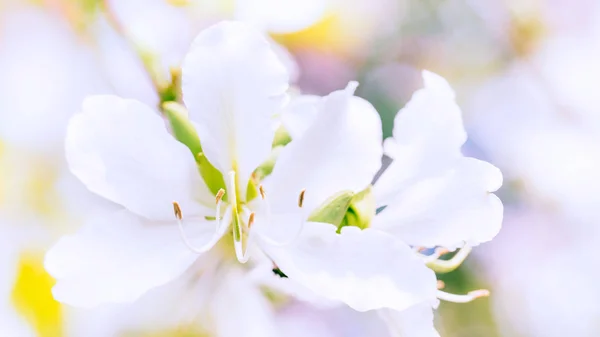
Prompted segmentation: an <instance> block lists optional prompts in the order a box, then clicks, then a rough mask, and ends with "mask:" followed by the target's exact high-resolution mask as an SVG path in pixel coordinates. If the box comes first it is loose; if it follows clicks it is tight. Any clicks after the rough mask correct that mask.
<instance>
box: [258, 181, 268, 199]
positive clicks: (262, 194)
mask: <svg viewBox="0 0 600 337" xmlns="http://www.w3.org/2000/svg"><path fill="white" fill-rule="evenodd" d="M258 191H259V192H260V197H261V198H262V200H265V199H266V198H267V195H266V194H265V189H264V188H263V185H262V184H261V185H258Z"/></svg>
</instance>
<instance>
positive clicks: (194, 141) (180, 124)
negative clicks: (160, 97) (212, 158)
mask: <svg viewBox="0 0 600 337" xmlns="http://www.w3.org/2000/svg"><path fill="white" fill-rule="evenodd" d="M162 108H163V110H164V112H165V115H166V116H167V119H168V120H169V125H170V126H171V132H172V133H173V136H174V137H175V139H177V140H178V141H179V142H181V143H182V144H183V145H185V146H187V148H188V149H190V151H191V152H192V155H193V156H194V158H195V159H196V164H197V165H198V170H199V171H200V175H201V176H202V179H204V182H205V183H206V186H208V188H209V190H210V191H211V193H213V194H215V195H216V194H217V193H218V192H219V190H220V189H221V188H222V189H225V180H224V179H223V174H221V171H219V170H217V169H216V168H215V167H214V166H213V165H212V164H211V163H210V162H209V161H208V159H206V156H204V154H203V152H202V145H201V144H200V138H199V137H198V133H197V132H196V128H194V125H193V124H192V123H191V122H190V120H189V119H188V115H187V111H186V109H185V107H184V106H183V105H181V104H179V103H177V102H165V103H163V105H162Z"/></svg>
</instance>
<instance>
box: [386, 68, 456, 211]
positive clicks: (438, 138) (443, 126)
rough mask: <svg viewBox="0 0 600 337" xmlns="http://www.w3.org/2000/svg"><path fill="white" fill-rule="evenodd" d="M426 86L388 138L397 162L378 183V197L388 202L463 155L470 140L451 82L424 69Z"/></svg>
mask: <svg viewBox="0 0 600 337" xmlns="http://www.w3.org/2000/svg"><path fill="white" fill-rule="evenodd" d="M424 77H425V84H426V86H425V88H423V89H421V90H418V91H417V92H415V94H414V95H413V97H412V98H411V100H410V101H409V102H408V104H406V106H405V107H404V108H403V109H402V110H400V111H399V112H398V115H396V118H395V120H394V137H393V138H392V139H387V140H386V144H385V150H386V153H385V154H386V155H388V156H390V157H392V158H393V159H394V162H393V163H392V164H391V165H390V167H389V168H388V169H387V170H386V171H385V172H384V173H383V175H382V176H381V177H380V179H379V181H378V183H377V185H376V190H375V192H376V196H377V200H378V202H379V203H381V205H384V204H385V203H386V201H387V199H388V198H389V197H391V196H393V195H394V193H396V192H397V191H398V190H399V189H401V188H402V186H403V184H405V183H406V182H407V181H410V180H414V179H416V178H418V177H419V176H423V175H427V174H429V173H430V172H431V171H435V170H437V169H438V168H439V167H440V166H442V167H445V166H448V162H450V163H451V162H453V161H454V160H455V159H457V158H459V157H460V156H461V152H460V148H461V146H462V145H463V144H464V142H465V141H466V140H467V134H466V132H465V130H464V127H463V122H462V117H461V111H460V108H459V107H458V105H457V104H456V102H455V101H454V93H453V92H452V90H451V89H450V86H449V85H448V83H447V82H446V81H445V80H444V79H443V78H441V77H439V76H438V75H435V74H433V73H429V72H424Z"/></svg>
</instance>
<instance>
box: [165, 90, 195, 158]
mask: <svg viewBox="0 0 600 337" xmlns="http://www.w3.org/2000/svg"><path fill="white" fill-rule="evenodd" d="M162 108H163V110H164V112H165V116H167V119H168V120H169V125H170V126H171V131H172V132H173V136H174V137H175V139H177V140H178V141H180V142H181V143H183V144H184V145H185V146H187V147H188V149H190V151H192V154H193V155H194V156H195V155H196V154H198V153H201V152H202V145H200V138H199V137H198V133H197V132H196V128H194V125H192V123H190V121H189V119H188V113H187V110H186V109H185V107H184V106H183V105H181V104H179V103H177V102H165V103H163V104H162Z"/></svg>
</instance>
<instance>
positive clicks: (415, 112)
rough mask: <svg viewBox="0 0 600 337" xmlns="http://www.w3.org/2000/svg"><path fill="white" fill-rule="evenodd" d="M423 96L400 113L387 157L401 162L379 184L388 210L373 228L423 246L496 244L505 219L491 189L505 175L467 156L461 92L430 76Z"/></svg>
mask: <svg viewBox="0 0 600 337" xmlns="http://www.w3.org/2000/svg"><path fill="white" fill-rule="evenodd" d="M423 77H424V81H425V88H424V89H421V90H419V91H417V92H416V93H415V94H414V96H413V98H412V99H411V101H410V102H409V103H408V104H407V105H406V107H405V108H404V109H402V110H401V111H400V112H399V113H398V115H397V116H396V119H395V122H394V138H393V139H388V140H386V143H385V150H386V154H387V155H389V156H390V157H392V158H393V159H394V160H393V162H392V163H391V164H390V165H389V167H388V168H387V169H386V170H385V171H384V172H383V174H382V176H381V177H380V179H379V180H378V181H377V182H376V183H375V195H376V199H377V203H378V206H386V208H385V209H384V210H383V211H382V212H381V213H380V214H378V215H377V216H376V217H375V220H374V223H373V227H374V228H378V229H381V230H385V231H387V232H390V233H393V234H394V235H397V236H398V237H399V238H400V239H401V240H403V241H405V242H407V243H409V244H411V245H418V246H426V247H433V246H436V245H441V246H444V247H447V248H456V247H459V246H462V245H463V244H464V243H467V244H469V245H476V244H479V243H481V242H485V241H489V240H491V239H492V238H493V237H494V236H495V235H496V234H497V233H498V231H499V229H500V225H501V222H502V209H503V208H502V203H501V202H500V200H499V199H498V198H497V197H496V196H495V195H493V194H491V192H494V191H496V190H497V189H498V188H499V187H500V186H501V185H502V174H501V173H500V171H499V170H498V169H497V168H496V167H494V166H493V165H490V164H488V163H486V162H483V161H479V160H476V159H473V158H467V157H464V156H463V155H462V153H461V146H462V145H463V144H464V142H465V141H466V139H467V136H466V132H465V130H464V127H463V123H462V117H461V111H460V108H459V107H458V105H457V104H456V102H455V101H454V92H453V91H452V89H451V88H450V86H449V85H448V83H447V82H446V81H445V80H444V79H443V78H442V77H440V76H438V75H435V74H433V73H430V72H424V73H423Z"/></svg>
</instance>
